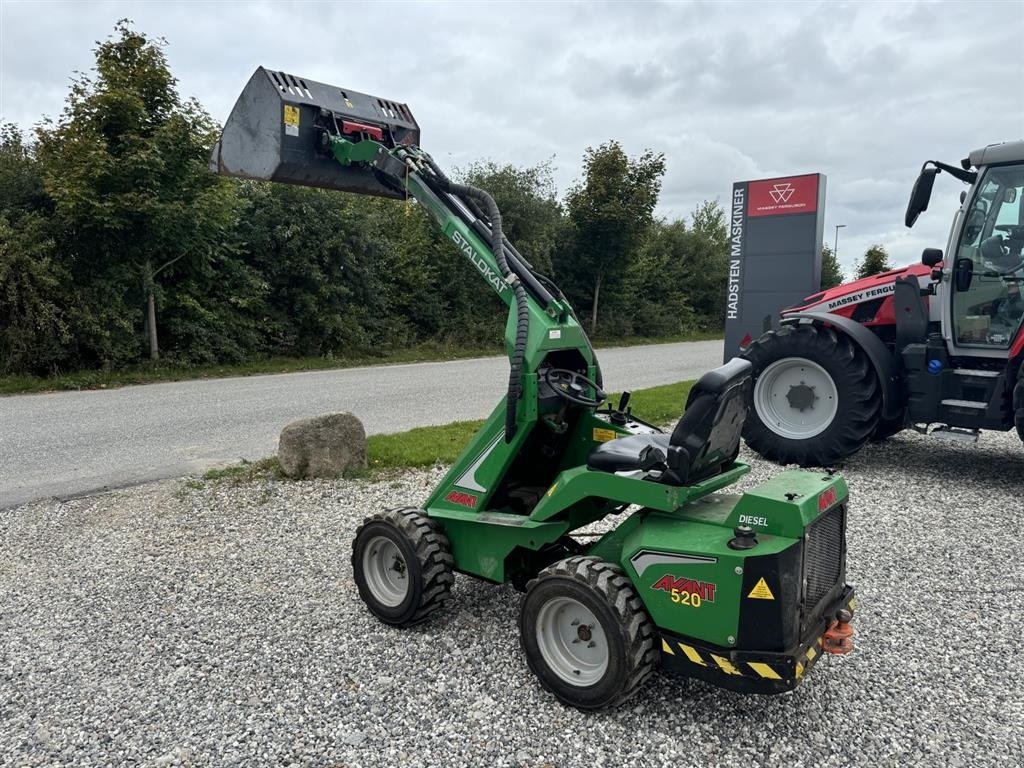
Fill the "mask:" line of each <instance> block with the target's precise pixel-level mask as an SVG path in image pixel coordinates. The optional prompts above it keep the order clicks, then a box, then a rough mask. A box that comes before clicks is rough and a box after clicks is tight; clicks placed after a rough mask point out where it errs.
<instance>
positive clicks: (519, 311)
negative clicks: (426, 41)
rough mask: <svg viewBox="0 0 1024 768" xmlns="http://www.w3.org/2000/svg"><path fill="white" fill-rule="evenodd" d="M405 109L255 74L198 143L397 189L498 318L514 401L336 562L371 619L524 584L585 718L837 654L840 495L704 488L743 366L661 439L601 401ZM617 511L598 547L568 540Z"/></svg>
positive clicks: (531, 610) (564, 314) (242, 160)
mask: <svg viewBox="0 0 1024 768" xmlns="http://www.w3.org/2000/svg"><path fill="white" fill-rule="evenodd" d="M418 144H419V127H418V126H417V124H416V121H415V120H414V119H413V116H412V113H411V112H410V111H409V108H408V106H406V105H405V104H401V103H398V102H394V101H388V100H386V99H380V98H377V97H375V96H368V95H366V94H362V93H357V92H355V91H350V90H347V89H341V88H336V87H333V86H329V85H324V84H322V83H316V82H313V81H312V80H308V79H304V78H300V77H294V76H292V75H290V74H287V73H284V72H274V71H270V70H266V69H262V68H261V69H258V70H257V71H256V73H255V74H254V75H253V76H252V78H251V79H250V81H249V83H248V85H246V87H245V90H244V91H243V93H242V95H241V97H240V98H239V100H238V103H237V104H236V105H235V108H234V110H233V111H232V113H231V116H230V117H229V118H228V121H227V124H226V125H225V127H224V133H223V136H222V138H221V140H220V142H219V143H218V145H217V147H216V148H215V150H214V154H213V158H212V161H211V162H212V165H213V167H214V169H215V170H216V171H217V172H219V173H224V174H228V175H233V176H241V177H245V178H255V179H269V180H273V181H280V182H285V183H292V184H306V185H311V186H316V187H323V188H328V189H338V190H345V191H350V192H357V193H362V194H373V195H382V196H386V197H395V198H401V199H405V198H413V199H415V200H416V201H417V202H418V203H419V204H420V205H422V206H423V208H424V210H426V211H427V213H428V214H429V215H430V216H431V217H432V218H433V219H434V220H435V221H436V223H437V225H438V226H439V227H441V228H442V230H443V231H444V233H445V234H446V235H447V236H448V237H449V238H450V239H451V240H452V242H453V243H455V246H456V247H457V248H458V249H459V250H460V251H461V252H462V253H463V254H464V255H465V257H466V259H467V260H469V262H470V263H472V265H473V266H474V268H475V269H476V270H477V271H478V272H479V273H480V275H481V277H483V279H484V282H485V283H486V284H487V285H488V286H489V287H490V289H491V290H493V291H494V292H495V293H497V295H498V297H499V298H500V299H501V300H502V301H504V302H505V303H506V304H507V305H508V306H509V309H510V311H509V317H508V324H507V326H506V334H505V335H506V346H507V349H508V354H509V359H510V361H511V371H510V376H509V384H508V393H507V395H506V397H505V398H504V399H503V400H502V401H501V402H499V403H498V405H497V407H496V408H495V409H494V412H493V413H492V414H491V416H490V418H488V419H487V421H486V423H485V424H484V426H483V427H481V429H480V431H479V432H478V433H477V435H476V436H475V437H474V438H473V440H472V441H471V442H470V444H469V445H468V446H467V447H466V449H465V451H463V453H462V455H461V456H460V457H459V459H458V460H457V461H456V463H455V465H454V466H453V467H452V468H451V470H450V471H449V472H448V474H447V475H446V476H445V477H444V479H443V480H442V481H441V483H440V485H438V487H437V488H436V489H435V490H434V491H433V493H431V495H430V497H429V498H428V499H427V500H426V503H425V504H424V505H423V507H422V508H413V507H404V508H400V509H393V510H389V511H386V512H382V513H380V514H376V515H374V516H372V517H370V518H368V519H367V520H366V522H365V523H364V524H363V525H362V526H361V527H360V528H359V530H358V532H357V534H356V537H355V541H354V543H353V554H352V565H353V569H354V573H355V580H356V584H357V585H358V588H359V594H360V596H361V597H362V599H363V600H364V601H365V602H366V604H367V606H368V607H369V609H370V610H371V611H372V612H373V613H374V614H375V615H376V616H377V617H378V618H380V619H381V621H383V622H385V623H387V624H391V625H395V626H399V627H407V626H411V625H413V624H417V623H419V622H421V621H424V620H425V619H427V618H429V617H430V616H431V615H433V614H434V613H435V612H436V611H438V610H439V609H440V608H441V607H442V606H443V604H444V603H445V601H446V600H447V598H448V595H449V590H450V589H451V587H452V584H453V581H454V576H453V572H455V571H458V572H460V573H464V574H467V575H470V576H475V577H477V578H480V579H485V580H488V581H492V582H497V583H504V582H510V583H512V584H513V585H515V586H516V587H517V588H519V589H521V590H524V591H525V592H526V597H525V599H524V600H523V604H522V611H521V616H520V629H521V642H522V647H523V651H524V653H525V656H526V660H527V662H528V664H529V665H530V668H531V669H532V670H533V671H534V672H535V673H536V675H537V677H538V678H539V679H540V682H541V684H542V685H543V686H544V687H545V688H547V689H548V690H550V691H551V692H552V693H554V694H555V695H556V696H557V697H558V698H559V699H561V700H562V701H564V702H567V703H569V704H572V705H574V706H577V707H580V708H583V709H595V708H598V707H602V706H605V705H608V704H613V703H616V702H619V701H622V700H624V699H625V698H626V697H628V696H629V695H630V694H632V693H634V692H635V691H636V690H637V689H638V687H639V686H640V685H641V684H642V683H643V682H644V680H645V679H646V678H647V677H648V675H649V674H650V673H651V671H652V670H653V669H654V668H655V667H656V666H657V665H658V664H661V665H663V666H666V667H670V668H673V669H676V670H678V671H680V672H682V673H684V674H687V675H691V676H694V677H699V678H701V679H704V680H707V681H709V682H712V683H714V684H716V685H721V686H724V687H726V688H730V689H733V690H738V691H745V692H755V693H778V692H781V691H787V690H790V689H792V688H794V687H795V686H796V685H798V684H799V683H800V681H801V679H802V678H803V677H804V675H805V674H806V673H807V670H808V668H809V667H810V665H811V664H812V663H814V661H815V660H816V659H817V658H818V657H819V656H820V655H821V654H822V653H823V652H827V651H832V652H839V653H844V652H847V651H848V650H850V648H851V635H852V629H851V628H850V626H849V621H850V619H851V617H852V612H851V609H852V598H853V590H852V588H851V587H849V586H848V585H847V584H846V582H845V574H846V540H845V532H846V507H847V504H846V502H847V488H846V484H845V483H844V482H843V480H842V479H841V478H840V477H838V476H835V475H832V474H826V473H823V472H814V473H810V472H800V471H790V472H783V473H781V474H779V475H778V476H777V477H775V478H774V479H773V480H770V481H769V482H767V483H764V484H763V485H761V486H760V487H758V488H757V489H755V490H752V491H748V492H747V493H744V494H742V495H729V494H723V493H718V492H719V491H721V490H722V489H724V488H726V487H727V486H729V485H730V484H732V483H734V482H736V481H737V480H738V479H739V478H740V477H741V476H742V475H743V474H745V473H746V472H747V471H748V469H749V468H748V467H747V466H746V465H744V464H742V463H740V462H738V461H736V457H737V453H738V450H739V439H740V430H741V428H742V425H743V421H744V417H745V415H746V405H745V398H746V390H747V388H748V387H749V386H750V364H749V363H747V362H746V361H743V360H733V361H732V362H730V363H728V364H726V365H724V366H722V367H721V368H719V369H717V370H714V371H711V372H709V373H707V374H705V375H704V376H703V377H702V378H701V379H700V381H699V382H698V383H697V384H696V386H694V388H693V390H692V392H691V393H690V396H689V400H688V403H687V409H686V412H685V414H683V416H682V418H681V419H680V420H679V423H678V424H677V425H676V426H675V428H674V429H673V430H672V431H671V432H662V431H661V430H660V429H659V428H658V427H657V426H654V425H651V424H647V423H645V422H644V421H642V420H640V419H639V418H637V417H636V416H634V415H633V414H632V413H631V411H630V408H629V406H628V400H629V397H628V394H627V395H624V396H623V398H622V399H621V400H620V401H619V403H618V406H617V407H615V408H612V407H610V406H609V407H606V408H603V409H601V404H602V402H603V401H604V400H605V393H604V392H603V391H602V382H601V371H600V368H599V366H598V362H597V358H596V356H595V354H594V350H593V348H592V347H591V345H590V343H589V341H588V339H587V337H586V335H585V334H584V332H583V329H582V328H581V327H580V324H579V323H578V322H577V319H576V317H575V315H574V314H573V310H572V308H571V307H570V306H569V303H568V302H567V301H566V299H565V296H564V295H563V294H562V293H561V292H560V291H559V290H558V288H557V287H555V285H554V284H553V283H552V282H551V281H550V280H548V279H547V278H545V277H543V276H542V275H539V274H537V272H536V271H535V270H534V269H533V267H532V266H531V265H530V263H529V261H527V259H526V257H525V256H524V255H523V254H521V253H519V251H517V250H516V248H515V247H514V246H513V245H512V244H511V243H509V242H508V240H507V239H506V238H505V237H504V236H503V235H502V229H501V215H500V213H499V211H498V208H497V206H496V205H495V203H494V200H493V199H492V198H491V197H490V195H488V194H487V193H486V192H483V191H481V190H479V189H475V188H473V187H470V186H467V185H463V184H458V183H455V182H453V181H451V180H449V179H448V178H447V177H446V176H445V174H444V173H443V172H442V171H441V169H440V168H438V166H437V165H436V164H435V163H434V161H433V160H432V159H431V157H430V156H429V155H428V154H427V153H425V152H424V151H423V150H421V149H420V148H419V146H418ZM619 514H624V515H625V517H624V519H622V520H621V522H619V524H618V525H617V526H616V527H615V528H614V529H612V530H611V531H610V532H608V533H606V534H604V535H603V536H601V537H600V538H598V539H597V540H596V541H594V540H591V541H590V542H589V543H587V544H584V543H581V541H580V540H579V537H578V538H573V537H572V535H571V534H572V533H573V532H574V531H577V530H578V529H579V528H582V527H583V526H586V525H588V524H590V523H593V522H595V521H597V520H601V519H602V518H605V517H607V516H609V515H619Z"/></svg>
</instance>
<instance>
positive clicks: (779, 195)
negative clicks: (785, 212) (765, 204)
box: [768, 182, 796, 203]
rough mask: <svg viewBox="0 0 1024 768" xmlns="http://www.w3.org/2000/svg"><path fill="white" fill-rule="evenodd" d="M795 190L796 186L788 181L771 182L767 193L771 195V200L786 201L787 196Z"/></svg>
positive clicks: (787, 199) (791, 194)
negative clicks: (782, 182) (781, 182)
mask: <svg viewBox="0 0 1024 768" xmlns="http://www.w3.org/2000/svg"><path fill="white" fill-rule="evenodd" d="M794 192H796V187H794V186H793V185H792V184H790V183H788V182H787V183H785V184H772V188H771V189H769V190H768V194H769V195H771V196H772V200H774V201H775V202H776V203H788V202H789V198H791V197H792V196H793V193H794Z"/></svg>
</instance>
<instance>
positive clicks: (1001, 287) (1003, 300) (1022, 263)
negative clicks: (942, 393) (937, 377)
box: [953, 165, 1024, 348]
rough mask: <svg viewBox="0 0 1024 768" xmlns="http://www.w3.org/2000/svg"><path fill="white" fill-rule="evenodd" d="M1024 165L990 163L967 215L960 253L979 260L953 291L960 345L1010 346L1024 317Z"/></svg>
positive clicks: (959, 255)
mask: <svg viewBox="0 0 1024 768" xmlns="http://www.w3.org/2000/svg"><path fill="white" fill-rule="evenodd" d="M1022 201H1024V165H1005V166H996V167H994V168H990V169H989V170H988V172H987V173H986V174H985V177H984V179H982V181H981V182H980V183H979V185H978V187H977V193H976V194H975V196H974V199H973V200H972V201H971V203H970V207H969V208H968V209H967V212H966V213H965V215H964V224H963V229H962V230H961V233H960V244H959V247H958V249H957V253H956V258H957V260H960V259H970V260H971V261H972V262H974V275H973V278H972V280H971V284H970V287H969V288H968V289H967V290H966V291H958V292H955V293H954V294H953V326H954V330H955V333H956V339H957V342H958V343H959V344H963V345H968V346H987V347H1002V348H1006V347H1009V346H1010V344H1011V343H1012V342H1013V339H1014V337H1015V336H1016V335H1017V333H1018V331H1019V330H1020V326H1021V320H1022V318H1024V298H1022V296H1021V286H1022V285H1024V256H1022V255H1021V252H1022V246H1024V208H1022Z"/></svg>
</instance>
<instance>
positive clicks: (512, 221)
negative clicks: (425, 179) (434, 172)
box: [460, 161, 565, 274]
mask: <svg viewBox="0 0 1024 768" xmlns="http://www.w3.org/2000/svg"><path fill="white" fill-rule="evenodd" d="M460 176H461V177H462V179H463V180H464V181H465V182H466V183H468V184H472V185H473V186H475V187H479V188H480V189H484V190H486V191H487V192H489V193H490V194H491V196H492V197H494V200H495V202H497V204H498V208H499V209H500V210H501V222H502V230H503V231H504V233H505V236H506V237H507V238H508V239H509V242H511V243H512V244H513V245H515V247H516V249H517V250H518V251H519V252H520V253H522V254H523V255H524V256H525V257H526V258H527V259H528V260H529V261H530V262H531V263H532V264H533V266H534V267H535V268H536V269H537V270H538V271H540V272H542V273H547V274H550V273H551V257H552V254H553V253H554V250H555V247H556V244H557V243H558V241H559V238H560V236H561V232H562V228H563V227H564V225H565V217H564V213H563V211H562V206H561V204H559V202H558V196H557V191H556V189H555V182H554V176H553V173H552V169H551V163H550V162H545V163H540V164H539V165H533V166H528V167H526V168H519V167H517V166H514V165H498V164H496V163H494V162H491V161H485V162H478V163H473V164H471V165H470V166H469V167H468V168H467V169H466V170H465V171H464V172H463V173H461V174H460Z"/></svg>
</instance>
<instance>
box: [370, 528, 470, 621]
mask: <svg viewBox="0 0 1024 768" xmlns="http://www.w3.org/2000/svg"><path fill="white" fill-rule="evenodd" d="M352 571H353V575H354V576H355V581H356V587H357V588H358V589H359V596H360V597H361V598H362V599H363V602H365V603H366V606H367V607H368V608H369V609H370V611H371V612H372V613H373V614H374V615H375V616H376V617H377V618H378V619H380V620H381V621H383V622H384V623H386V624H391V625H393V626H396V627H411V626H413V625H414V624H419V623H420V622H421V621H426V620H427V619H428V618H430V616H431V615H432V614H433V613H435V612H436V611H438V610H440V609H441V608H442V607H443V606H444V604H445V602H446V601H447V600H448V597H449V593H450V591H451V588H452V584H454V583H455V577H454V576H453V575H452V556H451V548H450V546H449V544H448V538H447V537H446V536H445V535H444V531H443V530H442V529H441V526H440V525H439V524H438V523H437V522H436V521H435V520H431V519H430V518H429V517H427V515H426V513H425V512H423V511H421V510H419V509H411V508H400V509H389V510H388V511H387V512H385V513H384V514H381V515H374V516H373V517H368V518H366V520H365V521H364V522H363V524H362V525H361V526H359V529H358V530H357V531H356V537H355V539H354V540H353V541H352Z"/></svg>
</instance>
